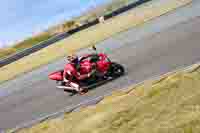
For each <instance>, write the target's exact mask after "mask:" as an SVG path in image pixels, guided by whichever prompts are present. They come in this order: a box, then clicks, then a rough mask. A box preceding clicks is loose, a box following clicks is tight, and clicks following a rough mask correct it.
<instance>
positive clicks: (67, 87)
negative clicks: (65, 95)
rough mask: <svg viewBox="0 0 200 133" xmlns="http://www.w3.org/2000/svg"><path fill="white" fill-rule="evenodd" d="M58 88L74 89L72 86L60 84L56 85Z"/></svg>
mask: <svg viewBox="0 0 200 133" xmlns="http://www.w3.org/2000/svg"><path fill="white" fill-rule="evenodd" d="M56 87H57V88H58V89H67V90H74V88H73V87H69V86H62V85H60V86H56Z"/></svg>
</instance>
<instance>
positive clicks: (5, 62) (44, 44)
mask: <svg viewBox="0 0 200 133" xmlns="http://www.w3.org/2000/svg"><path fill="white" fill-rule="evenodd" d="M148 1H152V0H138V1H136V2H134V3H131V4H129V5H127V6H125V7H122V8H119V9H117V10H115V11H113V12H112V13H110V14H107V15H105V16H104V17H105V20H107V19H110V18H112V17H114V16H117V15H119V14H121V13H123V12H126V11H128V10H130V9H132V8H135V7H137V6H139V5H141V4H143V3H145V2H148ZM98 23H99V22H98V20H97V19H95V20H93V21H91V22H89V23H87V24H84V25H82V26H80V27H78V28H75V29H72V30H70V31H68V32H64V33H61V34H59V35H56V36H53V37H51V38H50V39H48V40H45V41H42V42H40V43H38V44H36V45H34V46H33V47H31V48H27V49H25V50H22V51H20V52H17V53H15V54H13V55H11V56H8V57H7V58H4V59H2V60H0V67H3V66H5V65H8V64H10V63H12V62H14V61H17V60H19V59H21V58H23V57H25V56H27V55H30V54H32V53H34V52H36V51H38V50H40V49H42V48H45V47H47V46H49V45H51V44H54V43H55V42H57V41H60V40H62V39H64V38H66V37H68V36H70V35H72V34H74V33H76V32H79V31H81V30H84V29H86V28H89V27H91V26H94V25H96V24H98Z"/></svg>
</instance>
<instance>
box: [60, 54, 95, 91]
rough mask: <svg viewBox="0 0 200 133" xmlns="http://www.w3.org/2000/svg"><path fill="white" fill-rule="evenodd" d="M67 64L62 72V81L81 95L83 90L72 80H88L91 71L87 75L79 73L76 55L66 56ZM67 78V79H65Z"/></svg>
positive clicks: (78, 62) (78, 61)
mask: <svg viewBox="0 0 200 133" xmlns="http://www.w3.org/2000/svg"><path fill="white" fill-rule="evenodd" d="M67 60H68V62H69V63H68V64H67V65H66V66H65V69H64V72H63V79H64V80H63V81H64V82H66V83H70V85H72V86H73V87H74V88H75V89H76V91H77V92H79V93H82V91H83V89H82V88H81V87H80V85H78V84H77V83H75V82H74V80H75V81H76V80H78V81H80V80H84V79H86V78H89V77H90V76H91V75H92V74H93V71H92V72H90V73H88V74H80V73H79V70H78V69H79V67H80V60H79V58H78V57H77V56H76V55H69V56H67ZM67 76H68V78H67Z"/></svg>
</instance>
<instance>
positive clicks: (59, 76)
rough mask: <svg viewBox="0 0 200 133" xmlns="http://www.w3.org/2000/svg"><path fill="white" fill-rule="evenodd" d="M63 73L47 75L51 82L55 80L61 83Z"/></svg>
mask: <svg viewBox="0 0 200 133" xmlns="http://www.w3.org/2000/svg"><path fill="white" fill-rule="evenodd" d="M62 74H63V71H57V72H53V73H51V74H49V76H48V77H49V79H51V80H56V81H62V80H63V76H62Z"/></svg>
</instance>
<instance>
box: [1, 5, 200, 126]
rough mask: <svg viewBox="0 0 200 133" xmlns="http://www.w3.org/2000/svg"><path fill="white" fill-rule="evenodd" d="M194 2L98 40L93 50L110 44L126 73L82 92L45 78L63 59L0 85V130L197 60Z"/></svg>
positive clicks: (199, 32) (199, 36)
mask: <svg viewBox="0 0 200 133" xmlns="http://www.w3.org/2000/svg"><path fill="white" fill-rule="evenodd" d="M199 3H200V2H196V5H195V6H194V5H189V6H187V7H185V8H182V9H179V10H178V11H176V12H173V13H170V14H168V15H166V16H162V17H160V18H157V19H155V20H153V21H151V22H148V23H146V24H145V25H142V26H140V27H137V28H135V29H131V30H129V31H127V32H123V33H121V34H119V35H117V36H114V37H112V38H110V39H108V40H105V41H104V42H102V45H100V48H99V49H101V50H105V49H106V48H110V49H111V51H110V53H109V55H110V56H111V58H113V59H114V60H115V61H117V62H120V63H122V64H124V65H125V67H126V68H127V71H128V74H127V75H126V76H124V77H122V78H120V79H118V80H115V81H113V82H110V83H108V84H105V85H103V86H100V87H98V88H95V89H94V90H91V91H90V92H88V93H87V94H86V95H84V96H78V95H76V96H73V97H70V96H69V95H68V94H67V93H64V92H63V91H61V90H59V89H56V88H55V83H54V82H52V81H50V80H48V79H47V75H48V73H49V72H52V71H54V70H56V69H59V68H62V66H63V65H64V60H63V59H61V60H59V61H57V62H54V63H51V64H49V65H47V66H44V67H41V68H40V69H38V70H34V71H32V72H30V73H27V74H26V75H23V76H21V77H18V78H17V79H14V80H12V81H9V82H6V83H4V84H2V85H0V96H1V97H0V128H3V129H5V128H13V127H15V126H17V125H19V124H22V123H24V122H28V121H30V120H33V119H37V118H39V117H41V116H43V115H46V114H49V113H53V112H56V111H58V110H61V109H63V108H64V107H69V106H71V105H76V104H79V103H80V102H83V101H85V100H88V99H92V98H95V97H98V96H101V95H104V94H107V93H108V92H111V91H112V90H116V89H120V88H122V87H127V86H128V85H130V84H133V83H138V82H140V81H143V80H145V79H147V78H150V77H153V76H155V75H160V74H164V73H166V72H169V71H172V70H174V69H177V68H179V67H183V66H187V65H190V64H193V63H196V62H198V61H200V52H199V51H200V29H199V25H200V18H199V17H196V16H200V14H198V12H199V9H200V8H199V7H200V6H199V5H200V4H199ZM197 5H198V6H197ZM85 51H87V50H84V51H81V52H80V53H82V52H85Z"/></svg>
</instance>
